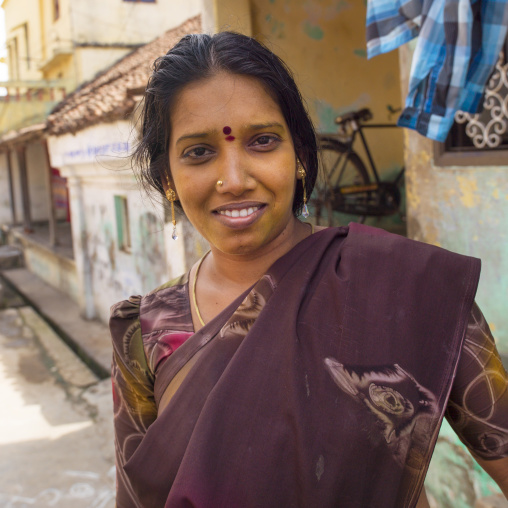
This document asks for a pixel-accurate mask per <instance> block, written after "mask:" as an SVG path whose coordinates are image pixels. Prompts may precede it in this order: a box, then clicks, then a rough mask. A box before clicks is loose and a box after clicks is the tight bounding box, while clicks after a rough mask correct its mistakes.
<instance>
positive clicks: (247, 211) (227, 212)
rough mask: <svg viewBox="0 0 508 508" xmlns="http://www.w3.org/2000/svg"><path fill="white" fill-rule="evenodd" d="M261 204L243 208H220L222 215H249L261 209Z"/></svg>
mask: <svg viewBox="0 0 508 508" xmlns="http://www.w3.org/2000/svg"><path fill="white" fill-rule="evenodd" d="M259 208H260V207H259V206H250V207H249V208H242V209H241V210H220V211H219V213H220V214H221V215H227V216H228V217H248V216H249V215H252V214H253V213H254V212H256V211H257V210H259Z"/></svg>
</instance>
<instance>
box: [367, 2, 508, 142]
mask: <svg viewBox="0 0 508 508" xmlns="http://www.w3.org/2000/svg"><path fill="white" fill-rule="evenodd" d="M507 25H508V0H369V2H368V4H367V54H368V56H369V58H370V57H372V56H375V55H378V54H380V53H385V52H386V51H390V50H392V49H395V48H397V47H398V46H400V45H401V44H403V43H405V42H407V41H409V40H411V39H412V38H414V37H416V36H417V35H418V39H417V43H416V48H415V51H414V55H413V62H412V66H411V74H410V78H409V92H408V96H407V99H406V104H405V108H404V110H403V112H402V114H401V115H400V118H399V120H398V124H399V125H400V126H402V127H408V128H411V129H415V130H417V131H418V132H419V133H420V134H423V135H424V136H427V137H428V138H431V139H434V140H436V141H441V142H442V141H444V140H445V139H446V137H447V135H448V132H449V131H450V129H451V127H452V125H453V122H454V116H455V113H456V112H457V111H459V110H461V111H466V112H469V113H476V112H477V111H478V109H479V108H480V107H481V106H482V97H483V93H484V90H485V85H486V83H487V80H488V78H489V76H490V74H491V72H492V70H493V68H494V66H495V64H496V61H497V59H498V57H499V52H500V51H501V48H502V46H503V43H504V40H505V38H506V33H507Z"/></svg>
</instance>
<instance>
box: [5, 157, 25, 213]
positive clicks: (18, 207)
mask: <svg viewBox="0 0 508 508" xmlns="http://www.w3.org/2000/svg"><path fill="white" fill-rule="evenodd" d="M11 168H12V183H13V188H14V209H15V211H16V217H15V218H16V221H15V222H17V223H21V222H22V221H23V198H22V194H21V176H20V172H19V162H18V156H17V154H16V152H15V151H14V150H13V151H12V152H11ZM0 173H2V174H5V175H7V166H3V167H0ZM9 222H10V221H9Z"/></svg>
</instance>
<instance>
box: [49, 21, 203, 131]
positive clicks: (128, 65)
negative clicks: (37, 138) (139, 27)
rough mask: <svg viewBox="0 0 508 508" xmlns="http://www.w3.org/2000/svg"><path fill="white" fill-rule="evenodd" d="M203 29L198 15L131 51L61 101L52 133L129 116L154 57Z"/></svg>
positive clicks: (51, 124) (51, 122)
mask: <svg viewBox="0 0 508 508" xmlns="http://www.w3.org/2000/svg"><path fill="white" fill-rule="evenodd" d="M200 31H201V18H200V16H196V17H194V18H190V19H188V20H187V21H185V22H184V23H183V24H181V25H180V26H178V27H176V28H173V29H171V30H168V31H167V32H166V33H164V34H163V35H161V36H160V37H158V38H157V39H155V40H154V41H152V42H149V43H148V44H145V45H144V46H141V47H140V48H138V49H136V50H134V51H133V52H132V53H129V54H128V55H126V56H125V57H123V58H122V59H121V60H119V61H118V62H116V63H115V64H113V65H112V66H111V67H109V68H108V69H107V70H105V71H103V72H102V73H100V74H99V75H98V76H96V77H95V78H94V79H93V80H92V81H90V82H88V83H86V84H84V85H83V86H81V87H80V88H79V89H78V90H76V91H75V92H73V93H72V94H70V95H69V96H68V97H67V98H66V99H64V100H63V101H62V102H60V103H59V104H58V105H57V106H56V107H55V109H54V110H53V111H52V113H51V115H49V117H48V119H47V125H48V132H49V133H50V134H53V135H57V136H58V135H61V134H66V133H68V132H76V131H79V130H81V129H84V128H86V127H90V126H91V125H94V124H97V123H103V122H112V121H115V120H119V119H123V118H125V117H126V115H128V114H129V113H130V112H131V111H132V110H133V108H134V106H135V104H136V99H135V97H134V94H133V93H132V91H138V90H141V89H143V88H144V87H145V86H146V83H147V81H148V78H149V76H150V73H151V67H152V64H153V62H154V60H155V59H156V58H157V57H159V56H161V55H164V54H165V53H167V52H168V50H169V49H170V48H171V47H172V46H173V45H174V44H175V43H176V42H178V40H180V39H181V38H182V37H183V36H184V35H185V34H189V33H196V32H200ZM129 92H130V93H129Z"/></svg>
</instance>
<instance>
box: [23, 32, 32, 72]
mask: <svg viewBox="0 0 508 508" xmlns="http://www.w3.org/2000/svg"><path fill="white" fill-rule="evenodd" d="M23 29H24V31H25V49H26V68H27V69H30V39H29V37H28V23H25V24H24V25H23Z"/></svg>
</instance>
